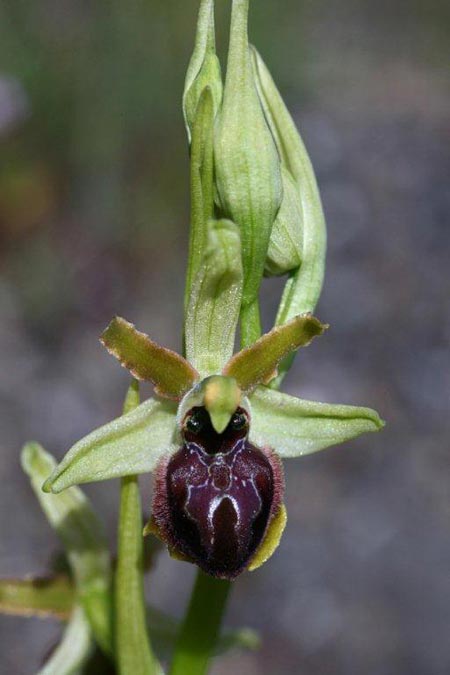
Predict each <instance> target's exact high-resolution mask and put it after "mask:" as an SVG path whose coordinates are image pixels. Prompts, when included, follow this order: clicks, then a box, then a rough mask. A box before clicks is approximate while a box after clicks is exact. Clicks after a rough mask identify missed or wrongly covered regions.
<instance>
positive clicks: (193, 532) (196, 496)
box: [152, 406, 284, 579]
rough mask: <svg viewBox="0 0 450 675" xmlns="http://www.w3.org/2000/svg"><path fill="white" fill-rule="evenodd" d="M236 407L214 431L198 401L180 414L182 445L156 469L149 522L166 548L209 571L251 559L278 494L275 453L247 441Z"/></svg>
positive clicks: (231, 570)
mask: <svg viewBox="0 0 450 675" xmlns="http://www.w3.org/2000/svg"><path fill="white" fill-rule="evenodd" d="M249 427H250V417H249V414H248V413H247V411H246V410H245V409H244V408H242V407H240V406H238V407H237V409H236V410H235V411H234V413H233V414H232V416H231V418H230V421H229V423H228V425H227V427H226V429H225V430H224V431H223V432H222V433H220V434H219V433H217V432H216V430H215V429H214V427H213V425H212V422H211V419H210V416H209V414H208V412H207V410H206V408H205V407H204V406H194V407H193V408H191V409H190V410H189V411H188V412H187V414H186V415H185V417H184V420H183V425H182V428H181V436H182V438H183V441H184V443H183V445H182V447H181V448H180V449H179V450H178V451H177V452H176V453H174V454H173V455H171V456H170V457H166V458H164V459H163V460H162V461H161V463H160V465H159V466H158V468H157V470H156V476H155V479H156V480H155V489H154V497H153V506H152V512H153V521H154V523H155V526H156V531H157V532H158V533H159V535H160V536H161V537H162V538H163V539H164V540H165V541H166V543H167V544H168V545H169V549H171V550H172V551H175V552H176V554H177V555H178V556H179V555H182V556H184V557H185V558H186V559H189V560H191V561H192V562H195V563H196V564H197V565H198V566H199V567H200V568H201V569H203V570H204V571H205V572H207V573H208V574H211V575H213V576H216V577H219V578H224V579H234V578H235V577H237V576H238V575H239V574H240V573H241V572H243V571H244V570H245V569H246V568H247V567H248V565H249V564H250V562H251V560H252V558H253V557H254V555H255V552H256V551H257V549H258V548H259V547H260V545H261V543H262V542H263V540H264V537H265V535H266V533H267V531H268V527H269V525H270V522H271V521H272V519H273V517H274V515H275V514H276V513H277V512H278V510H279V508H280V505H281V502H282V495H283V485H284V482H283V470H282V466H281V462H280V460H279V458H278V457H277V456H276V455H275V454H274V453H272V452H271V451H269V450H266V449H260V448H258V447H256V446H254V445H252V444H251V443H250V442H249V441H248V438H247V437H248V433H249Z"/></svg>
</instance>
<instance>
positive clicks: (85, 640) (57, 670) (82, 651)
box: [37, 606, 94, 675]
mask: <svg viewBox="0 0 450 675" xmlns="http://www.w3.org/2000/svg"><path fill="white" fill-rule="evenodd" d="M93 651H94V641H93V640H92V637H91V630H90V625H89V621H88V620H87V618H86V615H85V613H84V611H83V609H82V608H81V607H80V606H77V607H75V609H74V611H73V613H72V616H71V617H70V621H69V623H68V624H67V626H66V628H65V630H64V634H63V637H62V640H61V642H60V643H59V645H58V646H57V648H56V649H55V651H54V652H53V654H52V655H51V656H50V658H49V659H48V661H47V662H46V663H45V665H44V666H43V667H42V668H41V669H40V671H39V672H38V674H37V675H82V673H83V669H84V666H85V665H86V663H87V661H88V660H89V658H90V656H91V654H92V653H93Z"/></svg>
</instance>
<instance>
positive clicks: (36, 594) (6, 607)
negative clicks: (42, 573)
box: [0, 576, 75, 619]
mask: <svg viewBox="0 0 450 675" xmlns="http://www.w3.org/2000/svg"><path fill="white" fill-rule="evenodd" d="M74 602H75V589H74V586H73V584H72V582H71V581H70V580H69V579H68V577H65V576H56V577H49V578H39V577H37V578H34V579H33V578H31V579H30V578H27V579H0V614H15V615H18V616H27V617H28V616H39V617H56V618H58V619H68V618H69V616H70V613H71V611H72V609H73V606H74Z"/></svg>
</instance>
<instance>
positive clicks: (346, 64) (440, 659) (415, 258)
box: [0, 0, 450, 675]
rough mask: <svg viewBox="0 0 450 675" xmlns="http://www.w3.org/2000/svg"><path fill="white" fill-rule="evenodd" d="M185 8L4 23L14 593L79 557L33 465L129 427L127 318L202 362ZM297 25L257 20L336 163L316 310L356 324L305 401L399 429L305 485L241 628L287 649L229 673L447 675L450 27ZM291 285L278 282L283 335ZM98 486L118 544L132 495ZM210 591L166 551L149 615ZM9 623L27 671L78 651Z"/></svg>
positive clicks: (409, 19) (6, 13) (318, 346)
mask: <svg viewBox="0 0 450 675" xmlns="http://www.w3.org/2000/svg"><path fill="white" fill-rule="evenodd" d="M178 4H179V3H175V2H169V3H167V2H156V1H150V0H147V2H145V3H144V2H143V0H139V1H137V2H136V3H134V4H133V6H132V7H131V6H130V7H129V8H127V6H126V5H125V4H124V6H123V8H121V7H120V6H119V4H118V3H115V2H113V3H111V7H109V5H108V3H105V2H98V3H93V5H94V7H93V8H92V7H91V8H90V9H88V8H87V7H85V6H84V5H83V6H82V5H81V3H75V2H69V1H68V0H67V1H66V2H63V3H58V4H57V5H56V4H55V3H52V2H43V3H39V6H38V5H37V4H34V3H33V4H28V3H27V2H18V3H15V4H14V5H13V4H12V3H9V2H4V3H3V5H0V38H2V39H1V40H0V44H1V47H0V58H1V61H0V151H1V152H0V156H1V159H0V228H1V229H0V246H1V254H0V266H1V268H0V269H1V282H0V309H1V317H2V321H1V322H0V350H1V351H0V353H1V371H0V372H1V375H0V401H1V407H0V429H1V435H0V446H1V452H2V462H1V463H0V480H1V486H2V488H1V491H0V500H1V503H0V525H1V530H0V532H1V536H0V574H1V575H5V576H21V575H25V574H27V573H31V572H33V573H45V571H46V569H47V568H48V565H49V561H50V560H51V557H52V555H53V554H54V552H55V551H56V550H57V542H56V540H55V538H54V536H53V534H52V533H51V532H50V531H49V528H48V527H47V525H46V523H45V521H44V518H43V516H42V514H41V513H40V511H39V509H38V508H37V506H36V503H35V501H34V498H33V496H32V494H31V491H30V489H29V487H28V485H27V482H26V480H25V478H24V477H23V476H22V474H21V471H20V468H19V464H18V456H19V449H20V447H21V444H22V443H23V442H24V441H25V440H27V439H30V438H35V439H38V440H40V441H41V442H42V443H43V444H44V445H45V446H46V447H47V448H48V449H49V450H50V451H52V452H54V453H55V454H56V455H57V456H58V457H61V456H62V454H63V453H64V451H65V450H66V449H67V448H68V447H69V446H70V445H71V443H72V442H74V441H75V440H76V439H78V438H79V437H80V436H82V435H84V434H85V433H87V432H88V431H90V430H91V429H92V428H93V427H95V426H98V425H100V424H102V423H104V422H105V421H107V420H108V419H110V418H111V417H113V416H116V415H117V414H118V412H119V410H120V406H121V400H122V398H123V394H124V390H125V387H126V382H127V378H126V375H125V373H124V372H123V371H122V370H121V369H120V368H119V367H118V366H117V365H116V364H115V363H113V362H112V360H111V359H110V358H109V357H108V356H107V355H106V354H105V353H103V351H102V349H101V348H100V346H99V344H98V342H97V336H98V334H99V332H100V331H101V329H102V328H103V327H104V325H105V324H106V323H107V322H108V320H109V319H110V317H111V316H112V315H113V314H114V313H118V314H122V315H124V316H126V317H127V318H129V319H130V320H132V321H134V322H136V323H137V324H138V325H139V326H140V327H142V328H143V329H144V330H147V331H149V332H151V334H152V336H153V337H155V338H156V339H157V340H158V341H160V342H161V343H163V344H166V345H169V346H172V347H173V348H178V346H179V336H180V328H181V317H180V310H181V304H182V291H183V275H184V268H185V252H186V241H187V225H186V223H187V212H188V179H187V153H186V147H185V142H184V137H183V128H182V121H181V115H180V111H179V106H178V103H179V98H180V92H181V88H182V80H183V77H184V67H185V64H186V62H187V59H188V56H189V51H190V45H191V41H192V34H193V25H194V15H195V11H196V4H197V3H195V2H189V3H186V8H185V9H179V8H178ZM219 4H220V5H221V7H220V12H219V14H220V16H221V17H222V16H223V14H224V13H223V12H222V4H224V3H219ZM282 4H283V3H272V2H270V0H260V2H258V3H254V8H253V20H252V25H253V30H252V36H253V38H254V40H255V42H257V44H258V46H259V47H260V50H261V51H262V53H263V55H265V57H266V60H267V62H268V63H269V65H270V66H271V67H272V71H273V73H274V75H275V78H276V80H277V81H278V83H279V86H280V88H281V89H282V91H283V93H284V95H285V97H286V100H287V101H288V103H289V105H290V108H291V110H292V111H293V112H294V114H295V118H296V120H297V122H298V124H299V127H300V129H301V131H302V134H303V137H304V140H305V142H306V144H307V147H308V148H309V150H310V154H311V156H312V159H313V163H314V165H315V167H316V171H317V176H318V181H319V184H320V187H321V191H322V197H323V202H324V207H325V212H326V216H327V221H328V228H329V253H328V267H327V276H326V283H325V287H324V292H323V295H322V299H321V301H320V305H319V307H318V310H317V313H318V315H319V316H320V318H322V319H323V320H325V321H328V322H329V323H330V324H331V329H330V330H329V331H328V333H327V335H326V336H325V337H323V338H322V339H321V340H319V341H316V342H315V343H314V345H313V346H312V347H311V348H309V349H307V350H305V351H304V352H302V353H301V354H300V355H299V356H298V358H297V362H296V365H295V368H294V369H293V370H292V372H291V374H290V375H289V378H288V379H287V380H286V386H285V389H286V390H287V391H289V392H292V393H295V394H298V395H301V396H302V397H304V398H312V399H316V400H324V401H334V402H342V403H352V404H363V405H370V406H372V407H374V408H376V409H377V410H379V412H380V414H381V415H382V417H384V418H385V419H386V420H387V423H388V424H387V427H386V429H385V431H383V433H382V434H377V435H373V436H366V437H362V438H361V439H359V440H357V441H353V442H351V443H348V444H346V445H345V446H342V447H339V448H333V449H330V450H327V451H325V452H323V453H319V454H317V455H315V456H311V457H307V458H304V459H302V460H297V461H295V460H291V461H290V462H288V463H287V464H286V476H287V490H286V500H287V508H288V513H289V523H288V528H287V531H286V534H285V536H284V538H283V540H282V544H281V546H280V548H279V550H278V552H277V554H276V555H275V557H274V558H273V560H272V561H271V562H270V564H267V565H265V566H264V567H263V568H262V569H261V570H259V571H257V572H255V573H253V574H247V575H244V576H243V577H242V578H241V579H239V580H238V582H237V583H236V585H235V588H234V591H233V597H232V601H231V604H230V607H229V612H228V615H227V624H228V625H230V626H235V625H242V624H246V625H249V626H253V627H254V628H256V629H258V630H259V631H260V632H261V635H262V637H263V639H264V646H263V648H262V649H261V651H260V652H258V653H256V654H255V653H250V654H234V655H230V656H228V657H226V658H224V659H223V660H222V661H218V662H217V664H216V665H215V667H214V669H213V673H214V675H222V674H225V673H229V672H232V673H242V674H245V675H274V674H277V675H278V674H280V675H291V674H292V675H297V674H302V675H319V674H320V675H328V674H330V675H356V674H358V675H359V674H361V673H363V674H364V675H447V674H448V673H449V672H450V641H449V639H448V635H449V629H450V607H449V604H450V537H449V522H450V459H449V450H450V448H449V436H450V433H449V432H450V415H449V413H448V410H449V400H450V368H449V358H448V357H449V351H448V347H449V344H448V338H449V328H450V320H449V312H448V309H449V303H448V299H449V291H450V275H449V253H450V246H449V237H450V229H449V212H450V192H449V187H448V186H449V176H450V158H449V152H448V150H449V135H450V125H449V122H450V119H449V104H450V93H449V87H448V81H446V75H448V61H449V59H448V57H449V49H448V37H449V35H448V27H449V22H448V19H449V9H448V7H447V5H446V4H445V3H440V2H437V1H436V2H432V3H418V2H417V3H414V2H413V3H406V2H394V3H388V2H381V3H376V4H374V3H370V2H366V1H363V0H360V1H357V0H354V1H352V2H348V3H345V6H344V5H343V4H342V3H337V2H332V3H323V2H316V3H310V2H309V3H303V4H302V3H298V2H294V1H292V2H286V3H285V8H284V7H283V9H282V8H281V5H282ZM110 9H111V11H110ZM281 14H282V15H283V16H279V15H281ZM446 67H447V73H446ZM279 290H280V286H279V284H277V283H276V282H275V283H274V282H271V283H268V282H267V283H266V285H265V287H264V298H265V303H266V314H265V319H266V325H267V327H269V325H270V320H271V317H272V316H273V314H274V312H275V308H276V302H277V293H279ZM149 482H150V481H149V479H148V477H144V479H143V482H142V484H143V492H144V496H145V500H146V503H147V504H148V500H149V494H150V491H149ZM87 491H88V492H89V494H90V495H91V497H92V499H93V501H94V503H95V505H96V507H97V508H98V510H99V512H100V513H101V515H102V516H103V518H104V520H105V522H106V525H107V529H108V533H109V536H110V539H111V543H112V545H113V542H114V537H115V523H116V517H117V507H118V485H117V483H116V482H112V483H106V484H99V485H95V486H89V488H88V489H87ZM192 574H193V570H192V569H191V568H190V567H189V566H187V565H184V564H182V563H177V562H174V561H172V560H169V559H168V557H167V555H166V554H165V553H161V554H160V557H159V559H158V563H157V568H156V571H155V573H154V574H153V576H151V577H150V579H149V581H148V595H149V598H151V599H152V601H153V602H154V603H155V604H156V605H157V606H158V607H161V608H163V609H166V610H169V611H171V612H173V613H174V614H175V615H180V614H181V613H182V611H183V608H184V604H185V602H186V599H187V597H188V592H189V587H190V581H191V578H192ZM0 626H1V628H0V640H1V642H0V672H2V673H3V672H4V673H14V674H17V675H28V674H30V673H33V672H35V671H36V670H37V668H38V666H39V664H40V663H41V660H42V658H43V655H44V654H45V653H46V652H47V651H48V649H49V648H50V647H51V646H52V645H53V644H54V642H55V641H56V640H57V638H58V635H59V627H58V625H57V624H56V623H52V622H44V621H40V620H24V619H18V618H10V617H0Z"/></svg>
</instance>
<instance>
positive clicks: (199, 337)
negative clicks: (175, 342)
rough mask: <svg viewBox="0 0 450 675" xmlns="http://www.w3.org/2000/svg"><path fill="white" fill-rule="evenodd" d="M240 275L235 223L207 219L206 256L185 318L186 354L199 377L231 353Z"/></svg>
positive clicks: (219, 365)
mask: <svg viewBox="0 0 450 675" xmlns="http://www.w3.org/2000/svg"><path fill="white" fill-rule="evenodd" d="M242 278H243V277H242V262H241V244H240V236H239V229H238V227H237V226H236V225H235V224H234V223H232V222H231V221H229V220H219V221H209V223H208V246H207V251H206V256H205V258H204V262H203V265H202V266H201V268H200V270H199V272H198V274H197V276H196V278H195V280H194V284H193V287H192V291H191V296H190V299H189V303H188V307H187V312H186V322H185V336H186V356H187V359H188V361H189V362H190V363H192V364H193V365H194V366H195V368H196V369H197V370H198V371H199V372H200V374H201V375H202V376H203V377H204V376H207V375H211V374H213V373H218V372H220V371H221V370H222V368H223V366H224V364H225V363H226V362H227V361H228V359H229V358H230V357H231V355H232V353H233V347H234V338H235V333H236V326H237V322H238V319H239V311H240V308H241V296H242Z"/></svg>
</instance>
